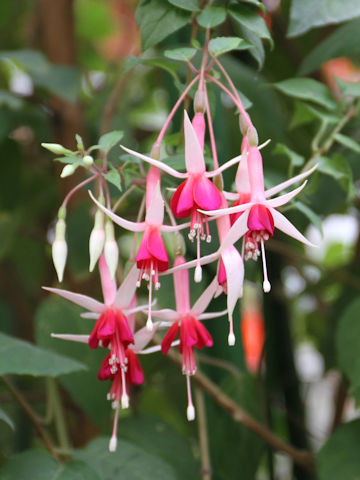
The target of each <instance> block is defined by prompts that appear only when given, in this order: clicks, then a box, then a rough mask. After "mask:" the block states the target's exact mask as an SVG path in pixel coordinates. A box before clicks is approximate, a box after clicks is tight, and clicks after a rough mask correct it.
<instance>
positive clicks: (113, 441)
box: [109, 437, 117, 452]
mask: <svg viewBox="0 0 360 480" xmlns="http://www.w3.org/2000/svg"><path fill="white" fill-rule="evenodd" d="M116 447H117V438H116V437H111V438H110V442H109V452H116Z"/></svg>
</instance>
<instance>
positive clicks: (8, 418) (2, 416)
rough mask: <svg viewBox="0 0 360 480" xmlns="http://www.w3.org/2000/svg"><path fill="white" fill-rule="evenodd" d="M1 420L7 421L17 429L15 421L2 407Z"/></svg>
mask: <svg viewBox="0 0 360 480" xmlns="http://www.w3.org/2000/svg"><path fill="white" fill-rule="evenodd" d="M0 421H2V422H5V423H7V424H8V425H9V427H10V428H11V429H12V430H15V425H14V422H13V421H12V420H11V418H10V417H9V415H8V414H7V413H6V412H4V410H3V409H2V408H0Z"/></svg>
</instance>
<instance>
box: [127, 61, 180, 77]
mask: <svg viewBox="0 0 360 480" xmlns="http://www.w3.org/2000/svg"><path fill="white" fill-rule="evenodd" d="M138 65H146V66H148V67H156V68H162V69H163V70H165V71H167V72H168V73H170V75H172V76H173V77H174V79H175V80H178V77H177V75H176V71H177V69H178V65H175V64H174V63H172V62H169V61H168V60H166V59H164V58H161V57H156V58H141V57H133V56H129V57H126V58H125V65H124V73H127V72H129V71H130V70H131V69H132V68H134V67H137V66H138Z"/></svg>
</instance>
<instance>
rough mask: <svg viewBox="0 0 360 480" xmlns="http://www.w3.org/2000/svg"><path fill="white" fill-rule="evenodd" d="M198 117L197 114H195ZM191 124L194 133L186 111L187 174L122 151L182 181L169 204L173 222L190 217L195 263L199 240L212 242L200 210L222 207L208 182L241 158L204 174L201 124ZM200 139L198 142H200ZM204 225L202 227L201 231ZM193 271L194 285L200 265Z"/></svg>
mask: <svg viewBox="0 0 360 480" xmlns="http://www.w3.org/2000/svg"><path fill="white" fill-rule="evenodd" d="M198 115H200V114H198ZM194 120H196V122H195V127H196V131H195V129H194V127H193V125H192V124H191V121H190V119H189V117H188V114H187V113H186V111H185V112H184V132H185V165H186V173H181V172H178V171H177V170H174V169H173V168H171V167H169V166H168V165H166V164H165V163H163V162H161V161H158V160H155V159H153V158H150V157H147V156H146V155H142V154H140V153H138V152H135V151H133V150H130V149H128V148H125V147H122V148H123V149H124V150H125V151H126V152H128V153H130V154H131V155H134V156H135V157H138V158H140V159H142V160H144V161H146V162H148V163H150V164H151V165H154V166H156V167H158V168H160V169H161V170H163V171H164V172H166V173H168V174H169V175H172V176H173V177H176V178H180V179H183V180H184V181H183V183H181V184H180V185H179V187H178V188H177V189H176V191H175V193H174V195H173V197H172V200H171V209H172V211H173V213H174V215H175V217H176V218H187V217H190V233H189V238H190V239H191V240H194V239H195V237H196V240H197V259H198V260H199V259H200V239H207V241H210V240H211V237H210V234H209V229H208V224H207V219H206V217H204V216H203V215H202V213H201V212H200V211H199V209H202V210H213V209H217V208H219V206H220V203H221V197H220V192H219V191H218V189H217V188H216V187H215V185H214V184H213V183H212V182H211V181H210V180H209V178H212V177H214V176H216V175H218V174H219V173H221V172H222V171H223V170H225V169H227V168H229V167H231V166H232V165H235V164H236V163H238V161H239V159H240V156H238V157H235V158H233V159H232V160H229V161H228V162H227V163H225V164H224V165H221V166H220V167H219V168H218V169H216V170H213V171H210V172H207V171H206V166H205V161H204V154H203V148H202V146H201V143H203V142H202V138H203V130H204V124H203V123H202V122H200V121H199V117H198V116H196V115H195V118H194ZM199 139H200V141H199ZM204 225H205V227H204ZM197 267H198V268H197V269H195V281H201V267H200V262H199V263H198V266H197Z"/></svg>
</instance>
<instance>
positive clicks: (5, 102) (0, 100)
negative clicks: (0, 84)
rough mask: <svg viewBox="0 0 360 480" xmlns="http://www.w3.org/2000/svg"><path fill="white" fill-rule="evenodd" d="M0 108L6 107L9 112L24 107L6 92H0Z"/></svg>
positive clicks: (22, 103) (19, 99)
mask: <svg viewBox="0 0 360 480" xmlns="http://www.w3.org/2000/svg"><path fill="white" fill-rule="evenodd" d="M0 106H1V107H3V106H4V107H8V108H10V110H20V108H22V107H23V106H24V101H23V99H22V98H19V97H16V96H15V95H13V94H12V93H9V92H8V91H7V90H0Z"/></svg>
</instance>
